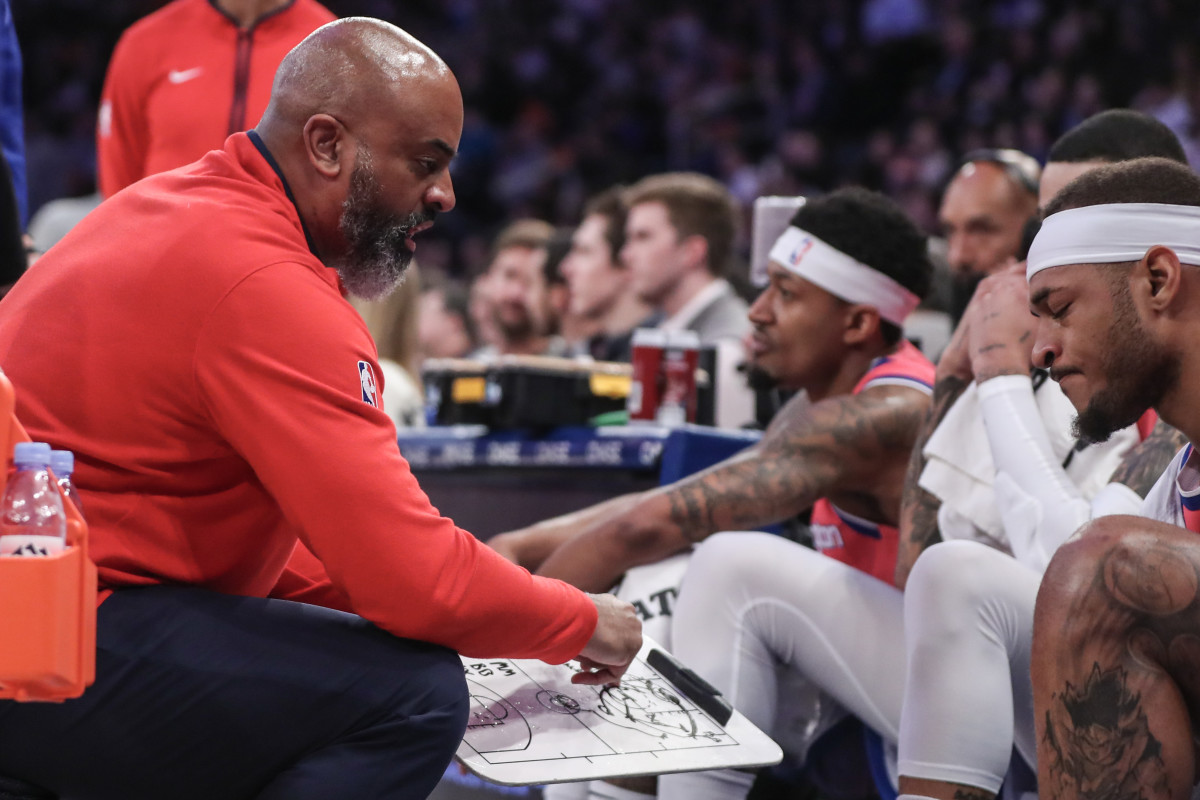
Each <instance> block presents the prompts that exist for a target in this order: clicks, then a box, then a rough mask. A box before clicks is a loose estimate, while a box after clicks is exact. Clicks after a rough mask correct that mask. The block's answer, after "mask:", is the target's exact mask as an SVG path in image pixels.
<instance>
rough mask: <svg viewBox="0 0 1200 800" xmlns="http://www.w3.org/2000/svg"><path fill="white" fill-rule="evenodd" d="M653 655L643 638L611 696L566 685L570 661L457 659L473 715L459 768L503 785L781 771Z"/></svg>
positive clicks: (573, 667) (733, 718) (733, 719)
mask: <svg viewBox="0 0 1200 800" xmlns="http://www.w3.org/2000/svg"><path fill="white" fill-rule="evenodd" d="M656 650H657V651H661V650H662V648H661V647H659V646H658V645H657V644H656V643H655V642H653V641H650V640H648V639H647V640H646V641H645V642H644V643H643V645H642V649H641V651H640V652H639V653H638V656H637V659H636V660H635V661H634V663H633V665H632V666H631V667H630V668H629V671H628V672H626V673H625V677H624V678H622V680H621V686H620V687H618V688H613V689H609V688H606V687H599V686H577V685H575V684H573V683H571V676H572V675H573V674H574V673H575V672H577V671H578V669H579V666H578V664H575V663H574V662H570V663H568V664H563V665H558V666H554V665H550V664H545V663H543V662H541V661H536V660H532V659H501V658H494V659H485V658H468V657H466V656H463V657H462V662H463V669H464V671H465V672H466V678H467V688H468V691H469V693H470V695H471V711H470V717H469V719H468V721H467V731H466V735H465V736H464V737H463V742H462V744H461V745H459V748H458V753H457V758H458V760H459V761H460V762H461V763H462V764H463V765H464V766H466V768H467V769H469V770H470V771H471V772H473V773H475V774H476V775H478V776H479V777H481V778H484V779H485V780H489V781H492V782H493V783H498V784H503V785H506V786H524V785H530V784H544V783H559V782H563V781H580V780H589V779H592V778H612V777H628V776H633V775H657V774H662V773H668V772H691V771H694V770H705V769H725V768H729V767H761V766H767V765H769V764H777V763H779V761H780V760H781V759H782V758H783V752H782V751H781V750H780V749H779V745H777V744H775V742H774V741H772V740H771V738H770V737H769V736H767V735H766V734H765V733H763V732H762V731H760V730H759V729H758V728H756V727H755V726H754V725H753V724H751V723H750V721H749V720H747V719H746V718H745V717H743V716H742V715H741V714H739V713H737V712H736V711H733V710H732V709H730V708H729V707H728V704H727V703H725V702H724V700H723V698H721V697H720V696H719V695H715V694H714V693H713V692H712V691H711V687H708V686H707V684H705V683H704V682H703V681H702V680H701V679H699V678H698V676H696V675H695V674H694V673H691V671H690V670H687V669H686V667H683V666H682V665H680V664H679V663H678V662H677V661H674V660H673V659H671V660H670V661H663V660H662V659H661V658H660V657H659V656H656V655H651V654H652V653H653V652H654V651H656ZM668 658H669V657H668ZM651 664H657V665H659V666H660V669H655V668H654V667H653V666H651ZM681 671H682V673H684V674H683V675H682V676H681V675H680V674H679V673H680V672H681ZM664 672H665V673H666V675H670V676H672V677H674V678H675V681H676V682H672V681H671V680H668V678H667V676H666V675H664ZM689 695H690V696H689ZM726 713H728V714H729V716H728V721H727V722H726V723H725V724H721V723H720V722H718V721H717V720H718V719H720V718H721V717H722V716H724V715H725V714H726Z"/></svg>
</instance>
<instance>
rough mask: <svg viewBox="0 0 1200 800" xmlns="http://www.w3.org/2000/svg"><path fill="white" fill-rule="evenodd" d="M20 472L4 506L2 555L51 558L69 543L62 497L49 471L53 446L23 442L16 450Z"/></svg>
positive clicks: (0, 528) (0, 511) (10, 484)
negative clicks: (50, 556)
mask: <svg viewBox="0 0 1200 800" xmlns="http://www.w3.org/2000/svg"><path fill="white" fill-rule="evenodd" d="M13 463H14V464H16V467H17V472H16V474H15V475H13V477H12V480H10V481H9V482H8V486H7V487H6V488H5V490H4V502H3V504H2V505H0V556H49V555H54V554H56V553H61V552H62V551H63V548H64V547H65V546H66V541H67V515H66V514H65V513H64V512H63V503H62V497H61V496H59V494H58V488H57V487H56V486H55V485H54V480H53V479H52V478H51V477H50V472H49V471H48V470H47V469H46V467H48V466H49V465H50V445H48V444H44V443H42V442H20V443H19V444H17V446H16V447H15V448H14V449H13Z"/></svg>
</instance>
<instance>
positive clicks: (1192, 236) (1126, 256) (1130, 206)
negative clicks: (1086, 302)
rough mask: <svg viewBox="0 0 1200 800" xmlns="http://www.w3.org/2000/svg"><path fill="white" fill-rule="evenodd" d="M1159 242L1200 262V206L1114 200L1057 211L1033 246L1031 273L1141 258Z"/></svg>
mask: <svg viewBox="0 0 1200 800" xmlns="http://www.w3.org/2000/svg"><path fill="white" fill-rule="evenodd" d="M1155 245H1163V246H1165V247H1169V248H1171V249H1172V250H1173V251H1175V255H1176V256H1178V257H1179V262H1180V263H1181V264H1193V265H1200V207H1197V206H1176V205H1168V204H1166V203H1110V204H1107V205H1100V206H1084V207H1083V208H1072V209H1068V210H1066V211H1060V212H1058V213H1057V214H1051V215H1050V216H1049V217H1046V221H1045V222H1043V223H1042V228H1041V230H1040V231H1038V235H1037V237H1036V238H1034V240H1033V244H1032V245H1030V247H1029V258H1028V260H1027V261H1026V265H1025V278H1026V280H1028V279H1030V278H1032V277H1033V276H1034V275H1036V274H1037V273H1039V272H1041V271H1042V270H1044V269H1050V268H1051V267H1062V266H1066V265H1068V264H1120V263H1122V262H1125V261H1141V260H1142V257H1143V256H1145V255H1146V251H1147V250H1149V249H1150V248H1151V247H1154V246H1155Z"/></svg>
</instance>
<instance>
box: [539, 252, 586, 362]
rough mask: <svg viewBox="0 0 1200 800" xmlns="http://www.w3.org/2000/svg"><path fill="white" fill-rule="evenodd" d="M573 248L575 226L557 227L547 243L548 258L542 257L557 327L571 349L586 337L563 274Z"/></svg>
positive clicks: (543, 271)
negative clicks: (572, 233) (571, 304)
mask: <svg viewBox="0 0 1200 800" xmlns="http://www.w3.org/2000/svg"><path fill="white" fill-rule="evenodd" d="M570 252H571V229H570V228H556V229H555V230H554V233H553V234H552V235H551V236H550V241H549V242H547V243H546V258H545V260H544V261H542V273H543V274H544V275H545V276H546V295H547V297H546V300H547V303H548V304H549V306H550V316H551V317H552V318H553V320H554V328H555V330H557V331H558V335H559V336H561V337H562V338H563V341H564V342H565V343H566V346H567V348H568V349H571V348H572V346H573V344H574V343H575V342H578V341H580V340H581V339H582V338H583V328H582V324H583V323H582V320H580V319H579V317H578V316H576V315H575V314H573V313H571V308H570V302H571V293H570V290H569V289H568V288H567V279H566V277H565V276H564V275H563V274H562V263H563V259H565V258H566V257H567V254H568V253H570Z"/></svg>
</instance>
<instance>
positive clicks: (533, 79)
mask: <svg viewBox="0 0 1200 800" xmlns="http://www.w3.org/2000/svg"><path fill="white" fill-rule="evenodd" d="M12 5H13V14H14V18H15V21H16V26H17V32H18V35H19V38H20V42H21V48H22V51H23V56H24V59H25V73H24V86H25V108H26V115H27V116H26V130H27V139H26V145H27V151H28V159H29V195H30V197H29V199H30V208H31V211H36V210H37V208H38V207H39V206H41V205H42V204H44V203H45V202H47V201H49V200H52V199H55V198H59V197H68V196H78V195H85V194H88V193H89V192H91V191H92V190H93V187H94V175H95V147H94V139H95V119H96V108H97V104H98V100H99V95H100V88H101V84H102V82H103V79H104V71H105V66H106V64H107V61H108V58H109V56H110V54H111V51H112V48H113V46H114V44H115V42H116V40H117V38H118V36H119V35H120V33H121V31H122V30H124V29H125V28H126V27H127V26H128V25H130V24H131V23H132V22H134V21H135V20H136V19H138V18H140V17H142V16H144V15H145V14H147V13H149V12H151V11H153V10H155V9H156V8H158V7H160V6H161V5H163V3H162V2H161V0H106V2H96V1H95V0H13V4H12ZM325 5H326V6H327V7H328V8H329V9H330V10H331V11H333V12H334V13H336V14H338V15H341V16H346V15H358V14H363V15H370V16H377V17H380V18H383V19H387V20H389V21H392V22H394V23H396V24H398V25H400V26H401V27H403V28H405V29H407V30H409V31H411V32H412V33H413V34H415V35H416V36H418V37H419V38H421V39H422V40H424V41H425V42H427V43H428V44H429V45H430V46H431V47H432V48H433V49H434V50H435V51H437V52H438V53H440V54H442V55H443V56H444V57H445V59H446V60H447V62H449V64H450V66H451V67H452V68H453V69H454V71H455V73H456V74H457V76H458V79H459V81H460V83H461V84H462V88H463V93H464V98H465V101H466V107H467V114H466V123H465V127H464V131H463V137H462V143H461V148H460V154H459V156H458V158H457V160H456V162H455V164H454V167H453V175H454V179H455V188H456V190H457V194H458V208H457V209H456V211H455V213H453V214H450V215H448V216H446V217H445V218H444V219H441V220H439V221H438V225H437V226H436V227H435V228H434V229H433V230H432V231H430V232H429V233H428V234H426V235H425V236H423V237H422V241H421V253H420V260H421V264H422V267H423V268H424V269H426V270H434V271H444V272H448V273H450V274H452V275H472V274H476V273H478V272H479V271H481V270H482V269H483V268H484V267H485V266H486V264H487V263H488V259H489V245H490V242H491V241H492V238H493V237H494V235H495V233H496V232H497V231H498V230H499V229H500V228H501V227H502V226H503V225H504V224H505V223H507V222H509V221H511V220H514V219H517V218H521V217H535V218H539V219H544V220H548V221H550V222H552V223H554V224H557V225H571V226H573V225H575V224H578V222H579V220H580V217H581V209H582V206H583V203H584V202H585V200H586V199H587V198H588V197H590V196H591V195H593V194H595V193H596V192H598V191H600V190H602V189H604V188H606V187H608V186H611V185H612V184H614V183H618V182H623V183H630V182H632V181H634V180H637V179H638V178H641V177H643V176H645V175H648V174H651V173H655V172H662V171H669V170H694V171H698V172H702V173H706V174H709V175H712V176H714V177H716V178H718V179H719V180H721V181H723V182H724V183H725V184H726V185H727V186H728V187H729V188H730V190H731V191H732V192H733V194H734V196H735V197H736V198H737V199H738V201H739V202H740V203H741V204H742V205H743V207H744V208H745V209H746V213H747V215H748V214H749V209H750V206H751V204H752V202H753V200H754V198H755V197H757V196H759V195H763V194H784V195H795V194H814V193H821V192H825V191H828V190H831V189H834V188H836V187H839V186H842V185H846V184H861V185H864V186H867V187H869V188H875V189H880V190H882V191H884V192H886V193H887V194H889V195H890V196H891V197H893V198H894V199H896V200H897V201H898V202H900V203H901V204H902V205H903V207H904V208H905V209H906V210H907V211H908V212H909V213H910V214H911V215H912V217H913V218H914V219H915V220H916V221H917V222H918V223H919V224H921V225H922V226H923V227H924V228H926V229H927V230H928V231H930V232H931V233H932V232H936V227H937V223H936V213H935V212H936V208H937V203H938V198H939V196H940V192H941V190H942V188H943V186H944V184H945V182H946V180H947V178H948V177H949V176H950V174H951V172H952V170H953V168H954V167H955V166H956V164H957V159H958V158H959V157H960V156H961V155H962V154H963V153H965V152H967V151H969V150H971V149H974V148H977V147H983V146H987V147H1015V148H1018V149H1020V150H1023V151H1025V152H1027V153H1030V154H1031V155H1033V156H1035V157H1038V158H1039V159H1044V156H1045V153H1046V149H1047V147H1048V146H1049V144H1050V143H1051V142H1053V141H1054V139H1055V138H1056V137H1057V136H1058V135H1059V134H1061V133H1062V132H1063V131H1064V130H1066V129H1068V128H1070V127H1071V126H1073V125H1075V124H1076V123H1078V122H1079V121H1081V120H1082V119H1084V118H1086V117H1087V116H1089V115H1091V114H1093V113H1095V112H1097V111H1099V110H1101V109H1103V108H1108V107H1114V106H1128V107H1132V108H1137V109H1141V110H1144V111H1147V112H1149V113H1151V114H1153V115H1155V116H1157V117H1158V118H1160V119H1162V120H1163V121H1164V122H1166V123H1167V124H1168V125H1169V126H1170V127H1171V128H1172V129H1173V130H1174V131H1175V132H1176V133H1177V134H1178V135H1179V136H1180V138H1181V139H1182V140H1183V142H1184V144H1185V147H1186V148H1187V150H1188V154H1189V156H1190V157H1191V159H1192V164H1193V166H1197V165H1198V162H1200V132H1198V130H1197V123H1198V122H1200V114H1198V112H1200V30H1198V28H1200V16H1198V15H1196V14H1195V13H1193V11H1192V7H1191V6H1190V4H1184V3H1172V2H1169V1H1168V0H1140V1H1139V2H1136V3H1133V2H1126V1H1125V0H994V1H992V2H970V0H825V1H824V2H820V3H817V2H791V1H790V0H740V2H735V3H730V2H714V0H661V2H654V3H646V2H640V0H424V1H422V0H406V1H405V2H400V1H399V0H328V2H326V3H325ZM745 227H748V226H745ZM747 247H748V245H747V244H745V242H743V252H744V251H745V249H746V248H747Z"/></svg>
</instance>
